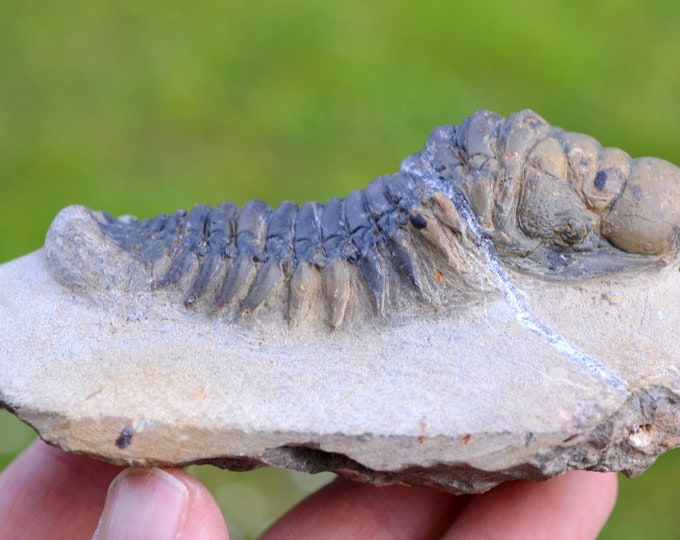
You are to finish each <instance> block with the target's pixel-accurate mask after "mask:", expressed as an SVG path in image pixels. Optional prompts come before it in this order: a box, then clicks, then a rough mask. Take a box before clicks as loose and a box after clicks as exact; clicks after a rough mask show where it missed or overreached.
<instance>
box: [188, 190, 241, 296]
mask: <svg viewBox="0 0 680 540" xmlns="http://www.w3.org/2000/svg"><path fill="white" fill-rule="evenodd" d="M237 215H238V207H237V206H236V205H235V204H233V203H228V202H225V203H222V204H220V205H219V206H218V207H217V208H215V209H214V210H213V211H212V212H211V213H210V217H209V219H208V221H207V256H206V258H205V259H204V260H203V262H202V264H201V268H200V270H199V272H198V276H197V277H196V280H195V281H194V283H193V284H192V285H191V287H190V288H189V290H188V291H187V293H186V295H185V298H184V302H185V303H186V304H191V303H193V302H195V301H196V300H198V299H199V298H200V297H201V296H203V295H204V294H205V293H206V291H207V290H208V287H209V286H210V285H211V284H212V283H213V282H214V281H215V279H216V278H217V276H218V275H219V274H220V272H221V270H222V269H223V268H224V266H225V258H226V257H229V256H230V248H231V250H233V252H234V253H235V250H236V246H235V245H233V244H234V238H235V230H236V216H237Z"/></svg>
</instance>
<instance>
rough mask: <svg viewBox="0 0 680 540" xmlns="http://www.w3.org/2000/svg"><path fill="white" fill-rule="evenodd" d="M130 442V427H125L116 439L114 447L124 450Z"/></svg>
mask: <svg viewBox="0 0 680 540" xmlns="http://www.w3.org/2000/svg"><path fill="white" fill-rule="evenodd" d="M131 442H132V426H125V427H124V428H123V430H122V431H121V432H120V435H118V438H117V439H116V446H117V447H118V448H120V449H121V450H124V449H125V448H127V447H128V446H130V443H131Z"/></svg>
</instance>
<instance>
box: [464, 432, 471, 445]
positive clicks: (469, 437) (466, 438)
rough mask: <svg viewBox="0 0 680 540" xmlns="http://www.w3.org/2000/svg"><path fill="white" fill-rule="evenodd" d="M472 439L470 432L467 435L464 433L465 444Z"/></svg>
mask: <svg viewBox="0 0 680 540" xmlns="http://www.w3.org/2000/svg"><path fill="white" fill-rule="evenodd" d="M470 439H472V435H470V434H469V433H468V434H467V435H464V436H463V444H467V443H469V442H470Z"/></svg>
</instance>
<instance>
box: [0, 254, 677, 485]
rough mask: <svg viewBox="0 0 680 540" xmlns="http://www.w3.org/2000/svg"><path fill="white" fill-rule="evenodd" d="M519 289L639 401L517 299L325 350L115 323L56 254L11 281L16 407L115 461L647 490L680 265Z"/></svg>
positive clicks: (9, 354) (246, 333) (213, 323)
mask: <svg viewBox="0 0 680 540" xmlns="http://www.w3.org/2000/svg"><path fill="white" fill-rule="evenodd" d="M514 277H515V278H516V280H517V283H518V284H519V286H520V287H521V288H522V289H523V290H525V291H526V292H527V294H528V295H529V298H530V299H531V307H532V308H533V310H534V311H535V313H536V314H538V315H539V316H541V317H543V320H544V321H546V323H548V324H550V325H552V326H553V327H554V328H555V329H557V330H559V332H560V333H561V334H562V335H564V336H567V337H568V339H569V340H571V342H572V343H573V344H574V346H575V347H578V348H580V349H581V350H582V351H585V352H586V353H587V354H588V355H590V356H592V357H593V358H597V359H598V360H599V361H600V362H601V363H602V365H604V366H606V368H607V369H608V370H611V372H612V373H616V374H618V375H617V376H618V377H620V378H621V380H623V381H624V382H625V385H624V387H622V388H617V387H616V386H613V385H612V384H610V383H609V382H607V381H604V380H602V378H601V377H599V376H597V375H595V374H591V373H588V372H586V371H584V369H583V368H582V367H581V366H579V365H577V364H576V363H575V362H574V361H573V360H571V359H570V358H569V356H568V355H565V354H561V353H560V352H559V351H557V350H556V349H555V347H554V346H552V345H550V344H548V343H546V341H545V340H544V339H542V338H541V337H539V336H538V335H536V334H535V333H533V332H531V331H529V330H527V329H526V327H524V326H523V325H522V324H520V323H519V322H518V318H517V317H516V315H515V313H514V312H513V311H512V310H511V309H510V308H509V307H508V306H507V304H506V303H505V302H504V301H503V298H502V297H499V298H497V299H496V300H495V301H488V302H486V303H484V304H482V305H480V306H476V307H474V308H470V309H466V310H463V311H461V312H459V313H457V312H452V313H449V314H446V315H444V316H442V317H441V318H439V319H436V320H432V319H429V320H422V319H418V318H417V317H415V318H413V319H411V320H405V321H401V322H400V323H399V324H395V325H384V324H383V325H380V326H373V327H371V326H367V327H366V328H363V329H357V330H355V331H352V332H345V333H330V332H326V333H319V334H318V335H316V336H313V339H310V336H309V335H307V334H303V335H301V334H297V333H295V332H293V331H285V330H284V331H279V332H277V333H271V332H268V331H267V329H266V328H263V329H258V328H257V327H250V328H248V329H246V328H243V327H234V326H231V327H230V326H228V325H225V324H224V322H223V321H221V320H220V319H219V318H217V317H216V318H212V319H209V318H208V319H206V318H205V317H204V316H202V315H192V313H191V312H186V311H185V310H183V309H182V308H181V307H179V306H177V305H176V304H174V303H172V302H167V303H165V302H163V301H162V300H158V297H155V296H154V293H153V292H149V293H148V294H146V295H136V297H135V298H123V297H121V298H120V300H119V302H118V303H116V302H113V303H111V305H109V306H108V307H107V308H106V309H104V308H101V307H100V306H97V305H96V303H93V302H92V300H91V299H88V298H86V297H83V296H81V295H79V294H75V293H74V292H72V291H71V290H69V289H67V288H65V287H64V286H62V285H60V284H59V283H57V282H55V280H54V279H53V278H52V277H51V275H50V273H49V272H48V270H47V264H46V258H45V254H44V251H42V250H41V251H38V252H35V253H32V254H30V255H27V256H25V257H23V258H21V259H18V260H16V261H13V262H11V263H8V264H5V265H2V266H0V281H1V282H2V283H3V284H4V285H3V287H2V288H1V289H0V336H1V337H2V339H1V340H0V400H1V401H2V402H3V403H4V404H5V406H6V407H8V408H9V409H10V410H12V411H13V412H15V413H16V414H17V416H19V418H21V419H22V420H24V421H25V422H27V423H29V424H30V425H32V426H33V427H34V428H35V429H36V430H37V431H38V432H39V433H40V435H41V437H42V438H43V439H45V440H46V441H48V442H50V443H52V444H55V445H58V446H60V447H61V448H64V449H65V450H69V451H73V452H79V453H86V454H89V455H91V456H94V457H97V458H100V459H104V460H106V461H110V462H113V463H118V464H136V465H170V464H189V463H213V464H215V465H218V466H220V467H227V468H230V469H235V470H244V469H250V468H253V467H258V466H262V465H272V466H276V467H287V468H292V469H297V470H302V471H309V472H318V471H322V470H333V471H336V472H339V473H340V474H343V475H347V476H350V477H352V478H355V479H360V480H364V481H368V482H372V483H376V484H385V483H404V484H409V485H420V486H432V487H437V488H439V489H444V490H447V491H451V492H454V493H461V492H482V491H485V490H487V489H489V488H491V487H493V486H494V485H496V484H498V483H499V482H502V481H504V480H508V479H513V478H531V479H545V478H549V477H552V476H555V475H558V474H561V473H563V472H565V471H568V470H570V469H594V470H622V471H624V472H625V473H626V474H629V475H635V474H639V473H641V472H642V471H643V470H644V469H645V468H647V467H648V466H649V465H650V464H651V463H652V462H653V461H654V459H655V457H656V456H657V455H658V454H660V453H662V452H664V451H666V450H668V449H671V448H674V447H676V446H678V445H679V444H680V438H679V437H680V433H679V431H680V429H679V426H680V423H679V422H678V415H679V414H680V413H679V411H678V405H677V404H678V401H679V400H680V397H679V396H680V374H679V373H678V356H679V355H678V345H677V343H678V342H677V340H676V338H675V336H676V332H677V327H678V321H680V313H678V305H677V302H675V299H676V291H677V290H678V288H679V287H680V283H679V281H680V273H679V272H678V268H677V266H674V267H668V268H664V269H663V270H662V271H655V272H654V273H652V274H640V275H625V276H619V278H618V279H612V280H609V281H607V282H606V284H604V285H601V286H600V287H599V289H593V288H586V287H584V286H583V284H571V285H569V284H566V285H565V284H561V285H560V286H559V287H553V288H552V289H551V288H543V289H542V290H541V295H540V297H539V296H534V295H533V294H534V293H535V291H532V290H531V283H530V282H529V281H528V280H526V278H524V277H523V276H521V275H519V274H518V275H515V276H514ZM523 280H524V281H526V283H524V282H523ZM161 298H162V297H161ZM574 312H581V313H583V315H584V316H583V317H572V316H568V315H567V314H571V313H574ZM561 313H562V314H565V316H561V315H560V314H561ZM586 315H587V316H586Z"/></svg>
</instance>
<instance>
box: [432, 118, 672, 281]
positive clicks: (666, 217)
mask: <svg viewBox="0 0 680 540" xmlns="http://www.w3.org/2000/svg"><path fill="white" fill-rule="evenodd" d="M448 129H450V128H448ZM447 138H448V139H449V140H451V141H453V142H452V143H449V146H450V150H449V155H446V152H443V150H442V149H443V148H444V146H443V143H444V139H447ZM428 143H429V148H428V146H427V145H426V152H429V154H430V156H432V159H433V161H434V167H435V169H438V170H439V171H440V173H439V174H440V176H441V177H442V178H444V179H447V180H449V181H451V182H452V183H453V185H456V186H458V187H459V188H460V189H461V191H463V193H464V194H465V196H466V198H467V199H468V201H469V202H470V205H471V206H472V208H473V210H474V211H475V213H476V214H477V216H478V218H479V220H480V223H481V224H482V226H483V227H484V229H485V230H486V231H487V232H488V233H489V235H490V236H491V237H492V239H493V240H494V243H495V245H496V248H497V250H498V252H499V254H500V255H501V256H504V257H505V258H506V259H508V260H512V261H513V262H514V263H515V264H516V265H517V266H520V267H522V268H525V269H530V270H532V271H537V270H541V269H543V268H545V269H546V270H547V273H548V274H549V273H551V272H557V273H560V274H561V275H572V276H580V277H583V276H587V275H596V274H602V273H605V272H608V271H612V270H620V269H625V268H628V267H630V266H636V265H646V264H652V263H653V262H654V261H653V260H652V259H654V257H643V256H656V259H655V260H656V261H657V262H658V260H664V261H669V260H671V259H674V258H676V256H677V254H678V250H679V248H680V234H679V231H680V169H678V168H677V167H676V166H674V165H672V164H671V163H668V162H666V161H663V160H661V159H656V158H640V159H631V158H630V156H629V155H628V154H626V153H625V152H623V151H621V150H618V149H616V148H603V147H602V146H601V145H600V144H599V143H598V142H597V141H596V140H595V139H593V138H592V137H589V136H587V135H582V134H579V133H568V132H565V131H563V130H561V129H559V128H556V127H552V126H550V125H549V124H548V123H547V122H546V121H545V120H543V118H541V117H540V116H538V115H537V114H536V113H534V112H532V111H529V110H525V111H521V112H519V113H516V114H514V115H511V116H509V117H508V118H507V119H506V118H503V117H502V116H500V115H497V114H494V113H491V112H488V111H480V112H478V113H475V114H474V115H473V116H472V117H470V118H468V119H466V120H465V121H464V122H462V123H461V124H460V126H458V127H457V128H453V133H451V132H446V128H445V129H444V130H443V131H439V132H437V131H436V130H435V132H434V133H433V135H432V136H431V138H430V141H428ZM442 156H446V157H445V158H444V159H442ZM438 161H439V162H438Z"/></svg>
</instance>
